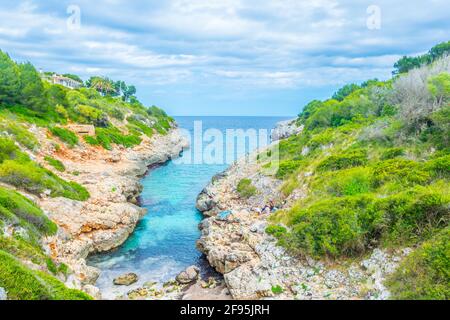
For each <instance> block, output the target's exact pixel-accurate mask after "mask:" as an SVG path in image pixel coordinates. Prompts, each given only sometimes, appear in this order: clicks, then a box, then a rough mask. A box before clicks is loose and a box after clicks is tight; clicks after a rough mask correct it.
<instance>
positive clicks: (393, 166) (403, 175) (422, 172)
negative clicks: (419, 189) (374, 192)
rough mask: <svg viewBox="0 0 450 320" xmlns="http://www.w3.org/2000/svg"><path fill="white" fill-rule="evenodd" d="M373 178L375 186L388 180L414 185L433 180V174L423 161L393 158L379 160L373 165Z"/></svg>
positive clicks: (404, 184)
mask: <svg viewBox="0 0 450 320" xmlns="http://www.w3.org/2000/svg"><path fill="white" fill-rule="evenodd" d="M373 179H374V180H373V181H374V185H375V186H381V185H382V184H384V183H387V182H397V183H400V184H401V185H403V186H412V185H414V184H426V183H428V182H429V181H430V180H431V174H430V172H429V171H427V170H426V169H425V167H424V165H423V164H422V163H419V162H416V161H412V160H406V159H391V160H386V161H382V162H378V163H376V164H375V165H374V166H373Z"/></svg>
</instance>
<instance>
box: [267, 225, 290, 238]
mask: <svg viewBox="0 0 450 320" xmlns="http://www.w3.org/2000/svg"><path fill="white" fill-rule="evenodd" d="M286 232H287V229H286V228H285V227H282V226H276V225H270V226H268V227H267V228H266V233H267V234H270V235H272V236H275V237H277V238H280V237H282V236H283V235H285V234H286Z"/></svg>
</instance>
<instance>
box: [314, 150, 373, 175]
mask: <svg viewBox="0 0 450 320" xmlns="http://www.w3.org/2000/svg"><path fill="white" fill-rule="evenodd" d="M366 163H367V151H366V150H364V149H356V150H351V151H347V152H345V153H342V154H337V155H332V156H329V157H328V158H326V159H325V160H323V161H322V162H321V163H320V164H319V165H318V166H317V169H318V170H319V171H329V170H341V169H346V168H351V167H357V166H362V165H365V164H366Z"/></svg>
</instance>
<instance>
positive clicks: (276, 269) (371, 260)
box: [197, 154, 410, 299]
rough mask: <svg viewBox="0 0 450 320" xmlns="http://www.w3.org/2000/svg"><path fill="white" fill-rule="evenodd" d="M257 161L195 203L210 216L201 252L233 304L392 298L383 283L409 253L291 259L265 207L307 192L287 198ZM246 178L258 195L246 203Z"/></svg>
mask: <svg viewBox="0 0 450 320" xmlns="http://www.w3.org/2000/svg"><path fill="white" fill-rule="evenodd" d="M256 158H257V154H252V155H250V158H249V159H250V160H253V161H248V159H241V160H240V161H238V162H237V163H236V164H234V165H233V166H231V167H230V168H229V169H228V170H226V171H225V172H224V173H222V174H219V175H217V176H216V177H215V178H214V179H213V180H212V182H211V183H210V184H209V185H208V186H207V187H206V188H205V189H204V190H203V192H202V193H201V194H200V195H199V197H198V200H197V207H198V209H199V210H200V211H202V212H203V213H204V214H205V216H206V218H205V220H203V222H202V223H201V224H200V229H201V238H200V239H199V241H198V243H197V247H198V249H199V250H200V251H201V252H203V253H204V254H205V255H206V257H207V259H208V261H209V263H210V264H211V265H212V266H213V267H214V268H215V269H216V270H217V271H218V272H220V273H222V274H223V275H224V279H225V282H226V285H227V287H228V289H229V291H230V293H231V294H232V296H233V298H234V299H262V298H271V299H386V298H388V297H389V292H388V291H387V290H386V288H385V287H384V285H383V280H384V278H385V277H386V276H387V275H388V274H390V273H392V272H393V271H394V270H395V268H396V266H397V265H398V263H399V261H400V260H401V257H403V256H404V255H406V254H408V253H409V252H410V250H408V249H405V250H398V251H382V250H378V249H376V250H374V251H373V253H372V254H371V255H369V256H366V257H364V258H361V259H355V260H353V261H340V262H336V261H333V262H331V261H326V260H322V261H320V260H314V259H312V258H309V257H303V258H299V257H295V256H292V255H290V254H289V253H288V252H286V251H285V250H284V249H283V248H281V247H279V246H277V243H276V240H275V238H273V237H272V236H269V235H268V234H267V233H266V232H265V230H266V227H267V225H268V219H269V217H270V212H268V210H267V207H268V204H271V205H272V206H274V207H275V208H274V209H273V211H276V210H279V209H283V208H288V207H289V206H291V204H292V201H293V198H295V199H298V198H299V197H304V196H305V195H306V194H307V192H308V190H306V189H304V190H301V189H300V190H298V191H297V192H296V193H295V194H294V195H292V196H291V197H289V198H284V197H283V196H282V194H281V193H280V192H279V191H278V190H279V189H280V185H281V181H279V180H277V179H275V178H273V177H271V176H266V175H264V174H263V173H262V172H261V167H260V166H259V165H258V163H257V161H255V160H256ZM243 178H250V179H251V180H252V184H253V185H254V186H255V187H256V189H257V192H256V194H255V195H253V196H251V197H250V198H248V199H244V198H243V197H242V196H240V194H239V193H238V191H237V185H238V183H239V181H240V180H241V179H243Z"/></svg>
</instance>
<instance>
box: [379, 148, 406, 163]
mask: <svg viewBox="0 0 450 320" xmlns="http://www.w3.org/2000/svg"><path fill="white" fill-rule="evenodd" d="M404 154H405V150H403V148H400V147H395V148H389V149H386V150H384V151H383V153H382V154H381V157H380V159H381V160H389V159H394V158H398V157H401V156H403V155H404Z"/></svg>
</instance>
